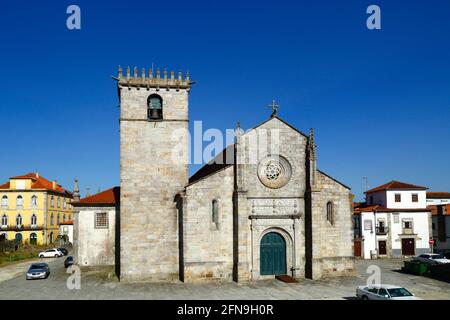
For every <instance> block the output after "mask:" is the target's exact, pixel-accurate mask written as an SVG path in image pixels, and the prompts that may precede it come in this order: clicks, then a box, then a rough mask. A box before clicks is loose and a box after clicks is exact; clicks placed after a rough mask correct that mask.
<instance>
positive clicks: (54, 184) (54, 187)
mask: <svg viewBox="0 0 450 320" xmlns="http://www.w3.org/2000/svg"><path fill="white" fill-rule="evenodd" d="M56 185H57V184H56V180H53V181H52V188H53V190H56Z"/></svg>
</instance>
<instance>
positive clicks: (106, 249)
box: [74, 207, 116, 267]
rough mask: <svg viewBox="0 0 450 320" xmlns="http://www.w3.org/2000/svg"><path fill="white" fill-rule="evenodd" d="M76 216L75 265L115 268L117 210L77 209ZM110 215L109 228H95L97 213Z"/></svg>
mask: <svg viewBox="0 0 450 320" xmlns="http://www.w3.org/2000/svg"><path fill="white" fill-rule="evenodd" d="M77 210H79V211H78V212H77V213H76V214H75V231H74V234H75V235H76V239H75V243H74V246H75V248H76V249H75V254H74V259H75V263H76V264H78V265H79V266H80V267H97V266H113V265H114V263H115V227H116V225H115V223H116V209H115V208H102V207H99V208H94V207H93V208H77ZM97 212H106V213H107V214H108V228H101V229H97V228H95V213H97Z"/></svg>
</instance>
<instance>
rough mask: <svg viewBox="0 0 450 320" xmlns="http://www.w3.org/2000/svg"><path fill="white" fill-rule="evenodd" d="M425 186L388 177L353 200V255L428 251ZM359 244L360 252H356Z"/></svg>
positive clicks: (413, 253)
mask: <svg viewBox="0 0 450 320" xmlns="http://www.w3.org/2000/svg"><path fill="white" fill-rule="evenodd" d="M426 190H427V188H426V187H420V186H416V185H412V184H407V183H402V182H398V181H391V182H389V183H387V184H384V185H382V186H379V187H377V188H374V189H371V190H369V191H367V192H366V203H359V204H355V206H354V226H355V255H357V256H362V257H363V258H364V259H371V258H374V257H404V256H414V255H418V254H421V253H425V252H429V251H430V245H429V240H430V236H431V211H430V209H427V201H426ZM359 248H360V252H359Z"/></svg>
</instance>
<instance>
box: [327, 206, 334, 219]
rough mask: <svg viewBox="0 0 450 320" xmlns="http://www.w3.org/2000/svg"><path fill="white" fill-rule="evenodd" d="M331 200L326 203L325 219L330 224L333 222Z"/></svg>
mask: <svg viewBox="0 0 450 320" xmlns="http://www.w3.org/2000/svg"><path fill="white" fill-rule="evenodd" d="M333 207H334V206H333V202H331V201H330V202H328V203H327V221H328V222H329V223H330V224H334V208H333Z"/></svg>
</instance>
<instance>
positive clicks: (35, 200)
mask: <svg viewBox="0 0 450 320" xmlns="http://www.w3.org/2000/svg"><path fill="white" fill-rule="evenodd" d="M37 200H38V198H37V196H32V197H31V206H32V207H34V208H35V207H37V202H38V201H37Z"/></svg>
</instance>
